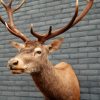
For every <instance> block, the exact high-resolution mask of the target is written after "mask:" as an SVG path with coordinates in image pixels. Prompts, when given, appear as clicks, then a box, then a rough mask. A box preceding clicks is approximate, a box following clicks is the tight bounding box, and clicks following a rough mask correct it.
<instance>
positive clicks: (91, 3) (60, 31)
mask: <svg viewBox="0 0 100 100" xmlns="http://www.w3.org/2000/svg"><path fill="white" fill-rule="evenodd" d="M93 2H94V0H89V1H88V4H87V6H86V7H85V9H84V10H83V11H82V13H81V14H80V15H79V16H78V17H77V14H78V0H76V11H75V14H74V17H73V18H72V20H71V21H70V22H69V24H68V25H65V26H64V27H63V28H61V29H58V30H55V31H52V33H51V34H50V35H48V36H47V37H46V35H44V39H41V40H43V42H42V43H44V42H45V41H46V40H48V39H50V38H53V37H55V36H57V35H60V34H62V33H64V32H65V31H67V30H68V29H70V28H71V27H72V26H74V25H75V24H77V23H78V22H79V21H80V20H82V18H83V17H84V16H85V15H86V14H87V13H88V11H89V10H90V9H91V7H92V5H93ZM41 40H40V41H41Z"/></svg>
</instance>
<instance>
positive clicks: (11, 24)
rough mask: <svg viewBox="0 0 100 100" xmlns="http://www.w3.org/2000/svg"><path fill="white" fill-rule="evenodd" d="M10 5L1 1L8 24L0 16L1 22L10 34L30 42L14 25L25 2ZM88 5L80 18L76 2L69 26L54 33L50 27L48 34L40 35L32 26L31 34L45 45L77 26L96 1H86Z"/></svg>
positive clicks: (23, 0) (11, 0)
mask: <svg viewBox="0 0 100 100" xmlns="http://www.w3.org/2000/svg"><path fill="white" fill-rule="evenodd" d="M9 1H10V2H9V4H5V2H4V1H3V0H1V4H2V5H3V7H4V8H5V10H6V12H7V14H8V19H9V21H8V22H5V21H4V19H3V18H2V16H1V15H0V21H1V22H2V23H3V24H4V25H5V26H6V28H7V29H8V31H9V32H10V33H12V34H13V35H15V36H17V37H19V38H21V39H22V40H23V41H24V42H26V41H29V39H28V38H27V37H26V36H25V35H24V34H23V33H22V32H20V31H19V30H18V29H17V28H16V26H15V24H14V20H13V13H14V12H15V11H17V10H18V9H20V7H21V6H22V5H23V4H24V2H25V0H22V1H21V3H20V4H19V5H18V6H17V7H15V8H12V7H11V6H12V2H13V0H9ZM86 1H87V2H88V3H87V5H86V7H85V8H84V10H83V11H82V12H81V14H80V15H79V16H78V0H76V7H75V13H74V16H73V17H72V19H71V20H70V21H69V23H68V24H66V25H65V26H64V27H62V28H60V29H57V30H54V31H52V27H51V26H50V28H49V31H48V33H46V34H43V35H40V34H39V33H37V32H34V30H33V28H32V27H33V25H32V24H31V28H30V32H31V34H32V35H33V36H35V37H36V38H37V39H38V41H39V42H40V43H41V44H43V43H44V42H45V41H46V40H48V39H50V38H53V37H55V36H58V35H60V34H62V33H64V32H65V31H67V30H69V29H70V28H71V27H73V26H74V25H75V24H77V23H78V22H79V21H81V20H82V18H83V17H84V16H85V15H86V14H87V13H88V11H89V10H90V9H91V7H92V5H93V2H94V0H86Z"/></svg>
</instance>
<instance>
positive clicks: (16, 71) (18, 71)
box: [11, 69, 24, 74]
mask: <svg viewBox="0 0 100 100" xmlns="http://www.w3.org/2000/svg"><path fill="white" fill-rule="evenodd" d="M11 72H12V73H13V74H22V73H24V70H18V69H17V70H11Z"/></svg>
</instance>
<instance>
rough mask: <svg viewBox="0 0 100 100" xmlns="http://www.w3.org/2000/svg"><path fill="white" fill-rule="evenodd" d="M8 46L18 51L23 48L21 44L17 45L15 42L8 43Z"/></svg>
mask: <svg viewBox="0 0 100 100" xmlns="http://www.w3.org/2000/svg"><path fill="white" fill-rule="evenodd" d="M10 44H11V45H12V46H13V47H14V48H17V49H18V50H20V49H22V48H24V47H25V46H24V44H21V43H18V42H15V41H10Z"/></svg>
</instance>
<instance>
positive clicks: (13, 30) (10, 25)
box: [0, 0, 29, 42]
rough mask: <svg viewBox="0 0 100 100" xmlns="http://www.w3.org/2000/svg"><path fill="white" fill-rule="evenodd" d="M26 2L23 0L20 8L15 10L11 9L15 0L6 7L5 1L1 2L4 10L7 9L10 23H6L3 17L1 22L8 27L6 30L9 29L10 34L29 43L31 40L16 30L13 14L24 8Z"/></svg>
mask: <svg viewBox="0 0 100 100" xmlns="http://www.w3.org/2000/svg"><path fill="white" fill-rule="evenodd" d="M24 1H25V0H23V1H22V3H21V4H20V5H19V6H18V7H16V8H15V9H13V8H12V7H11V5H12V2H13V0H10V2H9V4H8V5H6V4H5V3H4V1H3V0H1V4H2V5H3V6H4V8H5V9H6V12H7V14H8V19H9V22H5V21H4V20H3V18H2V17H1V16H0V21H1V22H2V23H3V24H4V25H5V26H6V28H7V29H8V31H9V32H10V33H12V34H13V35H15V36H17V37H19V38H21V39H22V40H23V41H24V42H25V41H28V40H29V39H28V38H27V37H26V36H25V35H24V34H23V33H22V32H20V31H19V30H18V29H17V28H16V26H15V24H14V20H13V13H14V12H15V11H16V10H18V9H19V8H20V7H21V6H22V4H23V3H24Z"/></svg>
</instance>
